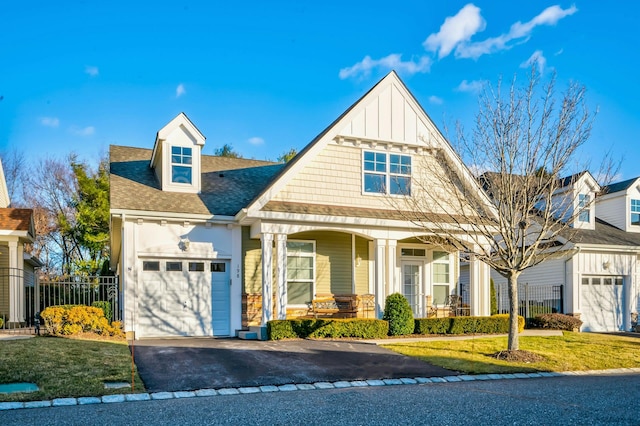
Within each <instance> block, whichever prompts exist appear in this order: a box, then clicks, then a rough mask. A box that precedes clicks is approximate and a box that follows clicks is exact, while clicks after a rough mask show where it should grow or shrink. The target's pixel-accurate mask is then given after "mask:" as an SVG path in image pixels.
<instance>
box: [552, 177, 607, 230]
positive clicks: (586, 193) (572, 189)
mask: <svg viewBox="0 0 640 426" xmlns="http://www.w3.org/2000/svg"><path fill="white" fill-rule="evenodd" d="M599 191H600V185H598V182H597V181H596V180H595V178H594V177H593V176H592V175H591V173H589V172H588V171H584V172H580V173H577V174H575V175H571V176H567V177H566V178H563V179H561V180H560V188H559V190H558V193H557V195H556V196H554V199H553V202H554V204H555V206H554V208H556V209H558V210H557V211H562V212H563V215H564V217H565V219H566V220H570V221H571V222H572V223H571V226H572V227H573V228H576V229H591V230H593V229H595V226H596V211H595V199H596V194H598V192H599Z"/></svg>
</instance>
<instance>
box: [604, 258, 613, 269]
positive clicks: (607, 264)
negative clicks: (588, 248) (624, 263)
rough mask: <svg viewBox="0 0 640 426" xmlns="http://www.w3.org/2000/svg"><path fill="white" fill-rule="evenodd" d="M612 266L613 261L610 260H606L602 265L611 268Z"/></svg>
mask: <svg viewBox="0 0 640 426" xmlns="http://www.w3.org/2000/svg"><path fill="white" fill-rule="evenodd" d="M610 266H611V262H609V261H608V260H605V261H604V263H603V264H602V267H603V268H604V269H609V267H610Z"/></svg>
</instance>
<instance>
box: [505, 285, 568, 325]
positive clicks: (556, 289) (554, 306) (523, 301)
mask: <svg viewBox="0 0 640 426" xmlns="http://www.w3.org/2000/svg"><path fill="white" fill-rule="evenodd" d="M508 285H509V284H508V283H498V284H495V290H496V301H497V308H498V313H499V314H508V313H509V287H508ZM552 313H564V291H563V286H562V285H536V284H528V283H525V284H518V315H520V316H522V317H524V319H525V321H526V324H527V325H530V323H531V320H532V319H533V318H535V317H536V315H541V314H552Z"/></svg>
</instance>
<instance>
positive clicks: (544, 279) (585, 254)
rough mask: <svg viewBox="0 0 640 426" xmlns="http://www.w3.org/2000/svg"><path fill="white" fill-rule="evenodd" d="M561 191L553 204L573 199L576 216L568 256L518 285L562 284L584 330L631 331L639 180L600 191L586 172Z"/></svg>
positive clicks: (639, 250)
mask: <svg viewBox="0 0 640 426" xmlns="http://www.w3.org/2000/svg"><path fill="white" fill-rule="evenodd" d="M561 187H562V188H561V190H560V191H558V196H557V197H556V198H555V199H554V202H557V203H564V202H566V201H565V200H571V203H573V204H572V205H570V206H568V208H567V209H566V211H567V216H572V215H574V213H577V217H576V220H575V221H574V223H573V224H572V225H573V230H572V231H571V234H572V237H571V242H570V243H568V244H567V246H566V248H567V249H568V251H567V253H566V255H565V256H564V257H562V258H560V259H550V260H547V261H545V262H543V263H541V264H540V265H537V266H535V267H532V268H530V269H527V270H526V271H524V272H523V273H522V275H521V276H520V278H519V280H518V282H519V283H527V284H529V285H530V286H544V285H547V286H551V285H554V286H558V285H562V286H563V292H564V294H563V299H564V313H568V314H572V315H576V316H579V317H580V319H581V320H582V321H583V326H582V329H583V330H585V331H619V330H629V329H630V328H631V322H632V317H634V315H637V312H638V310H639V309H640V299H639V295H640V178H635V179H631V180H627V181H624V182H620V183H616V184H613V185H609V186H607V187H604V188H600V186H599V185H598V183H597V182H596V180H595V179H594V178H593V176H591V174H590V173H588V172H583V173H580V174H577V175H573V176H569V177H567V178H565V179H563V180H562V184H561ZM594 200H595V202H594ZM463 271H464V269H463ZM463 276H464V274H463ZM491 276H492V278H493V280H494V282H495V283H496V284H501V283H502V284H503V283H506V279H505V278H504V277H502V276H500V275H499V274H497V273H495V272H494V271H492V273H491Z"/></svg>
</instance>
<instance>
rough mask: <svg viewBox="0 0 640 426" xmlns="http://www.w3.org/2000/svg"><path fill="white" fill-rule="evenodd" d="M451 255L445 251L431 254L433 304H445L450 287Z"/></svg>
mask: <svg viewBox="0 0 640 426" xmlns="http://www.w3.org/2000/svg"><path fill="white" fill-rule="evenodd" d="M450 258H451V255H450V254H449V253H447V252H446V251H435V250H434V252H433V261H432V263H431V269H432V274H433V303H434V304H435V305H443V304H445V303H446V302H447V296H449V288H450V286H451V261H450Z"/></svg>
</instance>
